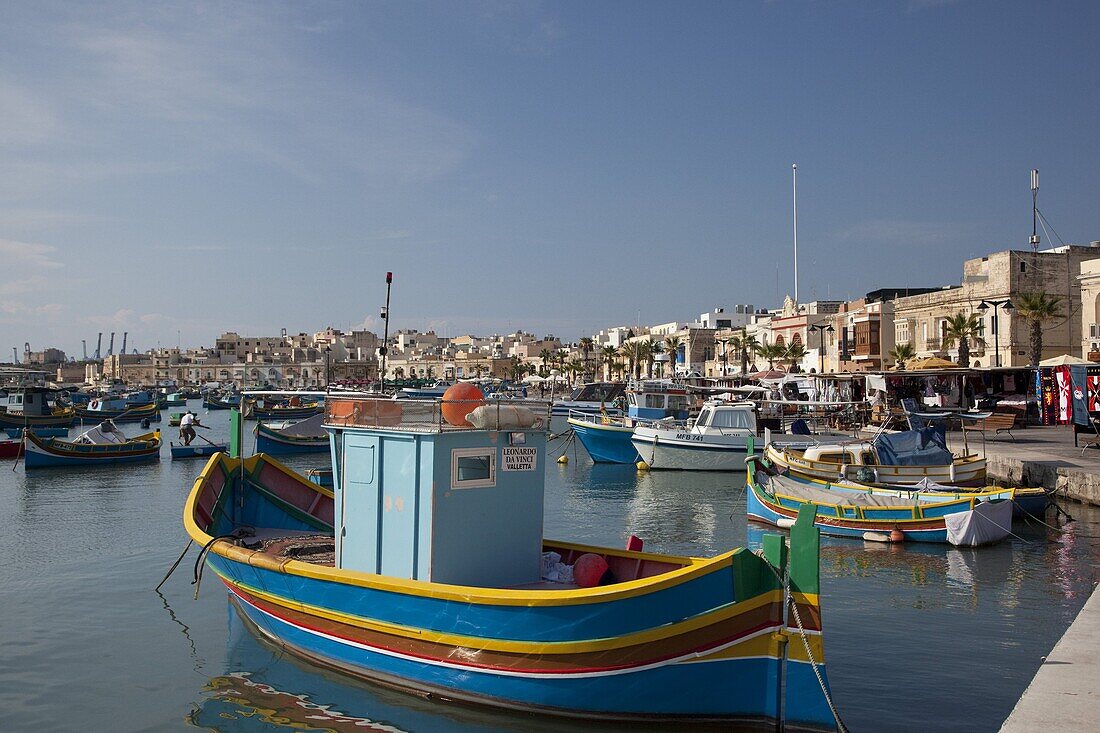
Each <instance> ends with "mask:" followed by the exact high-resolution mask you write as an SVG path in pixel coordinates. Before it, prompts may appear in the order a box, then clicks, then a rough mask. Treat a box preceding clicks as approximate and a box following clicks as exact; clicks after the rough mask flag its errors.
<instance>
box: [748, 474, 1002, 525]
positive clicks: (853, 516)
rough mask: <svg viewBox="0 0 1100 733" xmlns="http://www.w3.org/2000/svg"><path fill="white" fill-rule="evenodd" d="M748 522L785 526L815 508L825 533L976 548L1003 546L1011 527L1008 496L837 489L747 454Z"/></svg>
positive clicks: (817, 520) (817, 518) (817, 519)
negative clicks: (786, 473)
mask: <svg viewBox="0 0 1100 733" xmlns="http://www.w3.org/2000/svg"><path fill="white" fill-rule="evenodd" d="M745 462H746V464H747V466H748V498H747V505H746V511H747V512H748V515H749V518H750V519H754V520H758V521H762V522H767V523H768V524H773V525H775V526H778V527H787V526H790V525H791V523H793V522H794V521H795V519H796V518H799V517H801V514H800V512H802V511H803V510H804V509H805V508H806V507H813V511H814V514H815V521H814V523H815V525H816V526H817V527H818V528H819V529H820V530H821V531H822V532H823V533H825V534H829V535H835V536H838V537H855V538H860V539H865V540H871V541H878V542H902V541H909V542H944V543H950V544H952V545H959V546H976V545H984V544H990V543H994V542H999V541H1000V540H1002V539H1004V538H1005V537H1007V536H1008V534H1009V532H1010V531H1011V527H1012V507H1013V503H1012V498H1011V489H1010V490H1009V496H1008V497H999V498H988V499H986V498H982V497H979V496H974V495H969V496H960V497H959V498H954V497H943V496H930V495H927V494H922V493H920V492H917V494H915V495H914V496H913V497H911V498H909V497H899V496H890V495H885V494H876V493H871V492H860V491H848V490H837V489H835V488H834V487H833V486H832V485H831V484H827V483H826V484H821V483H820V482H818V483H813V482H809V481H803V480H799V479H797V478H793V477H791V476H783V475H779V474H778V473H775V472H774V468H773V467H770V466H767V465H766V464H765V463H763V462H762V460H761V458H760V457H759V456H749V457H748V458H747V459H746V461H745Z"/></svg>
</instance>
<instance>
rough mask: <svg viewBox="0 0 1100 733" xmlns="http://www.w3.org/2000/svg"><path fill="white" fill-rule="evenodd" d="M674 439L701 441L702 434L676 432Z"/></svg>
mask: <svg viewBox="0 0 1100 733" xmlns="http://www.w3.org/2000/svg"><path fill="white" fill-rule="evenodd" d="M676 440H694V441H695V442H696V443H702V442H703V436H702V435H692V434H691V433H676Z"/></svg>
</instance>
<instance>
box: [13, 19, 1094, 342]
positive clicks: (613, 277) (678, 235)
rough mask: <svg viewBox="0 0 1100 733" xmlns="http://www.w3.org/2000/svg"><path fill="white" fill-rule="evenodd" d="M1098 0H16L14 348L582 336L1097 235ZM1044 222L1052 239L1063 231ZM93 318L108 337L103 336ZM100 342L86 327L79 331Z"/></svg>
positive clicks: (921, 273)
mask: <svg viewBox="0 0 1100 733" xmlns="http://www.w3.org/2000/svg"><path fill="white" fill-rule="evenodd" d="M1098 16H1100V6H1098V4H1097V3H1094V2H1081V3H1070V2H1065V3H1063V2H1049V3H1030V2H1026V3H1025V2H1008V1H1001V2H969V1H967V0H962V1H959V2H951V1H950V0H938V1H937V0H877V1H874V2H858V1H856V0H849V1H838V2H829V1H826V0H817V1H816V2H810V1H798V0H789V1H788V0H774V1H773V2H749V1H748V0H745V1H743V2H675V3H673V2H665V3H653V2H617V3H616V2H602V3H590V2H566V3H540V2H492V1H484V2H462V3H455V2H438V3H431V2H362V3H351V2H347V3H327V2H296V3H288V4H285V5H283V4H278V3H274V2H262V3H255V4H250V3H243V2H238V3H197V4H185V3H166V4H157V3H150V2H137V3H104V4H99V5H96V6H92V5H90V4H86V3H71V4H70V3H51V2H34V3H4V4H2V5H0V255H2V256H3V259H2V261H3V263H4V266H3V268H2V270H0V336H2V337H3V338H2V339H0V348H8V349H10V348H11V347H12V346H18V347H19V350H20V352H21V351H22V346H23V342H25V341H30V342H31V346H32V348H34V349H39V348H42V347H43V346H45V345H55V346H58V347H60V348H63V349H65V350H66V351H68V352H69V353H70V354H71V355H79V351H80V339H82V338H86V339H88V341H89V342H94V339H95V337H96V333H97V332H98V331H101V330H102V331H105V332H110V331H112V330H114V331H118V332H119V336H118V338H119V339H121V332H122V331H124V330H126V331H129V332H130V344H131V345H132V346H134V347H137V348H139V349H146V348H150V347H153V346H156V345H157V344H158V343H160V344H161V345H166V346H167V345H174V344H175V343H176V341H177V338H178V339H179V340H181V341H182V343H183V345H185V346H186V345H194V344H210V343H212V342H213V339H214V337H215V336H216V335H217V334H218V333H219V332H220V331H222V330H229V329H235V330H238V331H242V332H248V333H250V334H260V333H262V334H275V333H278V330H279V329H280V328H283V327H285V328H287V329H288V330H290V331H291V332H297V331H301V330H315V329H319V328H321V327H324V326H326V325H329V324H332V325H335V326H337V327H340V328H348V327H352V326H366V327H368V328H373V329H376V330H379V331H380V330H381V324H380V323H379V322H378V320H377V316H378V306H379V305H380V304H381V303H382V301H383V298H384V273H385V271H387V270H392V271H393V272H394V273H395V289H394V295H393V303H392V310H393V315H394V319H393V326H395V327H414V328H421V329H425V328H435V329H436V330H437V331H439V332H441V333H445V334H448V335H457V334H460V333H465V332H469V331H473V332H477V333H489V332H504V331H511V330H514V329H516V328H525V329H528V330H533V331H535V332H537V333H539V334H543V333H555V334H557V335H559V336H563V337H567V338H576V337H578V336H579V335H581V334H582V333H585V332H592V331H594V330H597V329H599V328H601V327H604V326H608V325H615V324H622V323H634V322H638V321H640V322H642V323H647V322H660V321H665V320H686V319H688V318H690V317H693V316H695V315H697V314H699V313H701V312H703V311H706V310H708V309H710V308H711V307H713V306H715V305H730V304H733V303H754V304H756V305H758V306H774V305H776V304H777V303H778V302H779V301H780V300H781V299H782V296H783V295H784V294H785V293H787V292H789V291H790V290H791V280H792V278H791V269H792V268H791V263H792V254H791V191H790V188H791V180H790V166H791V163H794V162H797V163H798V166H799V234H800V237H799V239H800V242H799V244H800V249H801V259H800V291H801V293H800V294H801V296H802V299H803V300H809V299H811V298H813V297H821V298H824V297H834V298H840V297H858V296H859V295H861V294H862V293H864V292H866V291H868V290H872V289H875V288H880V287H899V286H928V285H942V284H947V283H953V282H958V280H959V277H960V273H961V266H962V261H963V260H964V259H965V258H968V257H972V256H980V255H982V254H985V253H986V252H988V251H992V250H996V249H1005V248H1009V247H1017V248H1019V247H1026V243H1027V237H1028V235H1030V233H1031V229H1030V227H1031V215H1030V192H1029V190H1028V184H1029V175H1028V172H1029V170H1030V169H1031V168H1032V167H1037V168H1039V169H1040V171H1041V174H1042V189H1041V191H1040V208H1041V209H1042V210H1043V211H1044V213H1045V214H1046V215H1047V217H1048V219H1049V220H1050V221H1051V223H1052V224H1053V225H1054V227H1055V228H1056V229H1057V232H1058V234H1060V235H1061V237H1062V238H1063V239H1065V240H1066V241H1073V242H1083V241H1089V240H1092V239H1100V207H1098V206H1097V205H1096V201H1097V194H1098V191H1097V166H1098V164H1100V135H1098V134H1097V132H1098V130H1100V122H1098V121H1100V95H1098V94H1097V91H1096V89H1097V87H1096V84H1097V82H1096V80H1097V78H1100V53H1097V51H1096V44H1095V38H1094V34H1095V29H1096V28H1097V27H1100V17H1098ZM1044 242H1047V238H1046V237H1044ZM104 338H105V339H106V337H104ZM92 346H93V347H94V343H92Z"/></svg>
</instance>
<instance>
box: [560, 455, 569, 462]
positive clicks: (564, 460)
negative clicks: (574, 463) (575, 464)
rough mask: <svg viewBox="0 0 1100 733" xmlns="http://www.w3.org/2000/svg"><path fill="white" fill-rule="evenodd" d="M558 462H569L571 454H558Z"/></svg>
mask: <svg viewBox="0 0 1100 733" xmlns="http://www.w3.org/2000/svg"><path fill="white" fill-rule="evenodd" d="M558 463H563V464H564V463H569V456H567V455H560V456H558Z"/></svg>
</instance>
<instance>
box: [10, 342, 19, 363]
mask: <svg viewBox="0 0 1100 733" xmlns="http://www.w3.org/2000/svg"><path fill="white" fill-rule="evenodd" d="M11 363H12V364H18V363H19V349H17V348H15V347H14V346H13V347H11Z"/></svg>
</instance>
